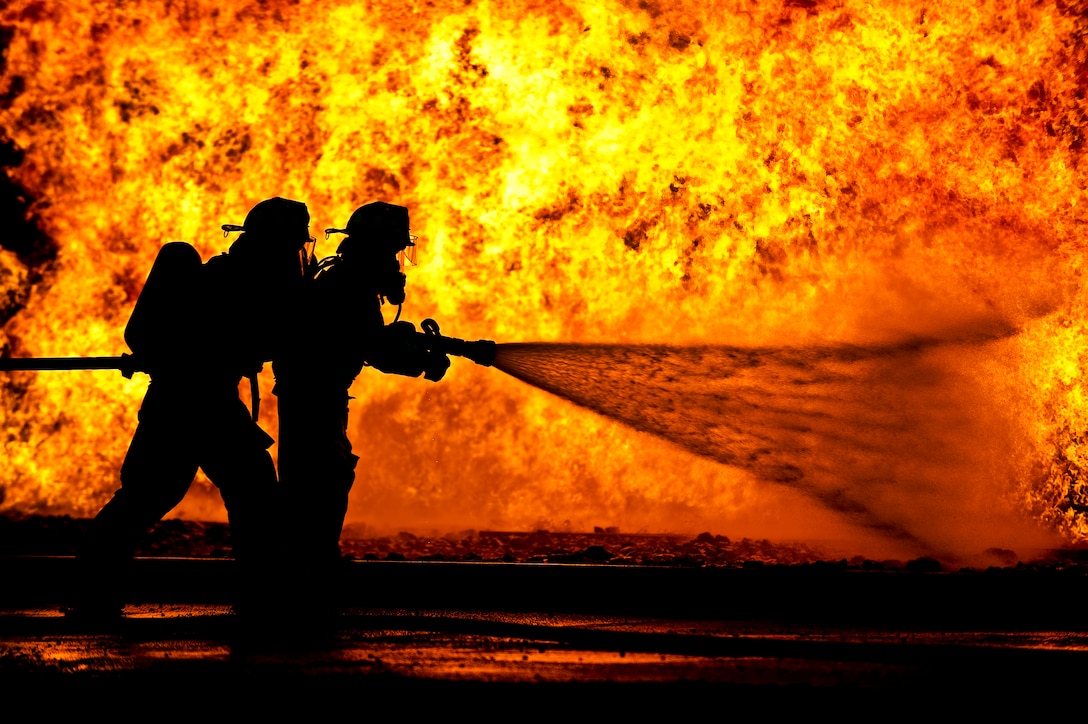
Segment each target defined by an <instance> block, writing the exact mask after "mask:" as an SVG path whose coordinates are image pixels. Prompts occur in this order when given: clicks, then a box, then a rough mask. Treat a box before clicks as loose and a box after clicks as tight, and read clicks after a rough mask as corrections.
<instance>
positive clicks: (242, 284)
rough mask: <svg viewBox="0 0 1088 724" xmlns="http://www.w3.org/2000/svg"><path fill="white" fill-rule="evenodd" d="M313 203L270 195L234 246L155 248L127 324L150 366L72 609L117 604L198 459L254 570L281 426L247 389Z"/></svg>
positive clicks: (81, 557) (282, 314)
mask: <svg viewBox="0 0 1088 724" xmlns="http://www.w3.org/2000/svg"><path fill="white" fill-rule="evenodd" d="M309 223H310V217H309V212H308V211H307V209H306V205H305V204H303V203H301V202H299V201H293V200H289V199H284V198H272V199H267V200H265V201H261V202H260V203H258V204H257V205H255V206H254V207H253V208H252V210H250V212H249V213H248V214H247V215H246V218H245V222H244V223H243V224H242V225H241V226H237V225H230V224H228V225H224V226H223V227H222V228H223V230H224V235H226V233H229V232H232V231H241V232H242V233H241V235H240V236H239V237H238V238H237V240H236V241H235V242H234V243H233V244H231V246H230V248H229V250H228V251H226V252H223V253H221V254H219V255H216V256H214V257H212V258H210V259H209V260H208V261H207V262H203V263H202V262H201V259H200V255H199V253H198V252H197V251H196V249H195V248H193V247H192V246H191V245H190V244H188V243H185V242H180V241H179V242H171V243H168V244H166V245H165V246H163V248H162V249H161V250H160V251H159V254H158V256H157V257H156V259H155V263H154V265H153V266H152V269H151V272H150V274H149V275H148V279H147V282H146V284H145V286H144V289H143V291H142V292H141V294H140V297H139V299H138V300H137V302H136V305H135V308H134V309H133V313H132V316H131V317H130V319H129V322H128V325H127V326H126V328H125V341H126V342H127V343H128V345H129V347H130V348H131V350H132V356H133V358H134V360H135V361H136V364H137V369H141V370H143V371H146V372H147V373H148V374H149V375H150V378H151V381H150V383H149V385H148V388H147V391H146V393H145V395H144V398H143V402H142V404H141V407H140V411H139V418H138V420H139V421H138V424H137V427H136V430H135V432H134V434H133V437H132V441H131V443H130V446H129V449H128V453H127V455H126V457H125V460H124V463H123V464H122V467H121V473H120V482H121V487H120V489H118V490H117V491H116V493H115V494H114V496H113V498H112V499H111V500H110V501H109V502H108V503H107V504H106V505H105V506H104V507H103V508H102V510H101V511H100V512H99V513H98V515H97V516H96V517H95V518H94V520H93V521H92V523H91V525H90V529H89V531H88V534H87V536H86V539H85V540H84V542H83V544H82V546H81V548H80V550H79V551H78V553H77V561H78V564H79V572H80V575H79V576H78V582H77V586H78V589H77V591H75V593H74V606H73V607H72V608H71V609H70V613H72V614H74V615H89V616H111V615H115V614H117V613H119V611H120V606H121V604H122V603H123V600H124V594H123V589H124V587H125V585H126V576H125V569H126V568H127V565H128V562H129V561H130V560H131V559H132V556H133V554H134V552H135V549H136V548H137V546H138V545H139V543H140V541H141V540H142V538H143V536H144V535H145V534H146V533H147V532H148V530H149V529H150V528H151V526H153V525H154V524H155V523H156V522H158V521H159V520H160V519H161V518H162V517H163V516H165V515H166V514H167V513H168V512H170V510H171V509H173V508H174V507H175V506H176V505H178V503H180V502H181V500H182V498H183V497H184V496H185V494H186V492H187V491H188V489H189V487H190V485H191V484H192V482H193V479H194V477H195V475H196V473H197V470H198V468H199V469H202V470H203V471H204V473H205V474H206V475H207V477H208V478H209V479H210V480H211V481H212V483H214V484H215V485H216V486H217V487H218V489H219V492H220V494H221V496H222V498H223V503H224V505H225V506H226V509H227V514H228V519H229V523H230V534H231V545H232V549H233V554H234V556H235V559H236V561H237V562H238V564H239V570H240V571H241V572H242V573H243V576H242V579H241V580H242V581H245V580H247V578H246V577H247V576H251V575H255V574H254V573H253V572H254V571H255V570H256V569H257V567H258V561H259V558H260V557H261V556H262V555H263V551H264V550H265V546H266V543H267V540H268V538H269V531H268V530H267V528H268V527H269V526H271V525H272V524H273V522H274V518H273V512H274V511H273V504H274V489H275V487H276V485H277V482H276V470H275V466H274V464H273V460H272V457H271V455H270V453H269V450H268V448H269V447H270V445H271V444H272V442H273V441H272V438H271V437H270V436H269V435H268V434H267V433H266V432H265V431H264V430H262V429H261V428H260V427H259V426H258V425H257V423H256V412H257V400H258V399H259V398H257V397H255V398H254V403H253V406H254V409H253V410H252V411H251V410H250V409H249V408H247V407H246V405H245V403H244V402H243V400H242V399H241V397H240V396H239V394H238V386H239V383H240V382H241V379H242V378H243V377H250V379H251V380H255V377H256V374H257V373H258V372H259V371H260V370H261V368H262V366H263V365H264V363H265V362H266V361H270V360H272V359H273V358H274V357H275V355H276V354H277V348H278V344H279V340H280V339H281V338H282V325H283V320H284V319H285V318H286V317H287V315H288V313H289V310H290V309H291V308H292V307H293V305H294V304H295V303H296V298H297V295H298V294H299V293H300V292H301V287H302V284H303V280H304V275H305V272H306V268H307V267H308V266H309V260H308V258H307V245H308V244H311V243H312V242H313V239H312V238H311V237H310V236H309Z"/></svg>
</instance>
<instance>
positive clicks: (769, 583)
mask: <svg viewBox="0 0 1088 724" xmlns="http://www.w3.org/2000/svg"><path fill="white" fill-rule="evenodd" d="M137 564H138V565H137V569H136V573H137V575H136V580H137V581H138V582H139V586H138V588H137V589H135V590H133V591H130V594H131V597H132V600H133V603H130V604H129V605H128V606H126V608H125V611H124V614H125V615H124V617H123V618H122V619H120V620H117V621H112V622H106V623H88V622H83V621H77V620H73V619H71V618H66V617H65V616H64V615H63V613H62V607H61V603H60V597H61V594H62V592H63V590H64V582H65V581H66V580H67V574H68V573H69V572H70V570H71V561H70V560H67V559H63V558H49V559H44V558H43V559H33V558H30V559H26V558H24V559H5V560H3V561H0V572H2V574H3V579H4V580H6V581H8V582H9V584H11V585H9V586H8V587H6V588H5V591H4V595H3V596H0V604H2V605H0V686H3V687H4V689H5V690H6V691H7V693H8V695H9V697H10V696H11V695H18V694H26V693H27V692H30V691H35V692H49V693H51V694H52V695H55V696H56V697H57V699H56V702H57V703H58V704H59V703H63V702H69V703H70V702H79V704H80V706H83V705H85V704H86V703H87V702H88V701H90V700H93V699H96V698H100V699H101V700H103V701H105V702H110V701H118V700H124V699H126V698H132V697H149V698H152V699H162V697H169V698H170V701H171V702H173V703H172V704H171V706H172V707H180V708H187V707H191V708H193V709H194V710H195V709H200V708H203V707H207V706H209V705H211V704H212V703H214V702H220V701H223V700H230V701H236V702H241V703H244V704H245V705H246V706H247V707H248V708H250V709H252V708H253V707H254V706H260V707H266V708H269V709H275V708H278V707H282V706H303V707H307V706H311V705H312V704H313V703H314V702H315V701H320V702H323V705H331V704H332V703H333V702H339V704H340V705H344V706H372V705H374V704H375V702H386V703H388V704H390V705H394V704H395V705H397V706H410V707H411V708H413V710H419V711H424V710H426V711H431V712H436V713H442V712H448V711H452V709H450V708H451V707H463V706H473V707H478V706H480V702H482V701H486V702H491V705H493V706H496V707H500V706H513V707H516V708H518V709H519V710H525V709H528V710H531V711H533V712H537V713H543V712H548V713H550V714H553V715H558V714H562V713H563V712H569V711H572V710H577V711H587V709H586V707H591V708H593V707H599V710H600V711H601V712H610V713H613V714H615V713H624V714H631V715H637V714H646V713H648V712H650V711H652V710H654V709H657V708H661V710H662V711H663V712H664V711H667V712H671V713H677V712H682V711H684V710H685V709H687V708H689V707H691V708H693V709H692V710H693V711H694V708H697V707H699V706H706V705H712V704H716V703H719V702H722V701H729V702H734V703H736V702H744V701H747V702H755V703H757V704H758V705H760V706H761V707H771V708H774V707H783V706H792V705H803V706H808V705H811V704H813V703H828V704H834V705H835V706H837V707H841V706H844V705H849V704H857V705H859V706H862V705H864V704H865V702H868V701H871V700H873V698H874V697H881V698H882V697H887V696H889V695H890V696H893V697H894V698H895V699H897V700H899V701H901V702H903V703H904V704H905V705H906V704H909V703H910V702H912V701H917V700H916V699H914V694H916V693H919V692H924V693H925V694H926V696H927V697H928V696H929V695H937V694H940V695H951V694H956V695H957V696H959V695H960V694H962V693H963V692H964V691H970V692H972V695H974V696H989V697H992V700H993V701H1000V699H1001V698H1002V697H1004V696H1005V695H1007V694H1008V693H1009V692H1012V691H1020V692H1023V691H1028V690H1034V689H1038V690H1040V691H1042V690H1051V691H1061V690H1073V689H1076V690H1079V688H1080V686H1081V683H1082V681H1083V679H1084V676H1085V673H1086V672H1088V626H1085V625H1084V624H1083V622H1082V618H1083V617H1082V616H1081V613H1080V611H1078V610H1077V609H1078V608H1079V607H1080V605H1081V603H1082V602H1083V600H1085V599H1084V597H1083V594H1084V593H1085V592H1086V588H1088V578H1086V577H1085V576H1084V574H1083V573H1077V574H1071V575H1064V576H1063V575H1056V574H1047V575H1043V574H1035V573H1029V574H1027V575H1024V576H1017V575H1010V574H1008V573H999V572H991V574H990V575H983V574H978V575H968V574H963V573H957V574H913V575H907V574H897V575H894V576H880V575H876V574H861V575H857V576H849V575H844V573H843V572H841V571H833V570H813V569H783V570H749V571H743V570H734V571H714V570H707V569H702V570H677V569H649V568H630V569H622V568H617V567H609V566H555V565H540V566H533V565H524V564H512V565H501V564H475V565H473V564H449V563H447V564H428V563H423V564H420V563H386V562H365V563H364V562H360V563H358V564H355V565H352V566H351V567H349V568H346V569H345V574H344V593H345V602H346V604H347V605H345V607H344V608H343V609H342V611H341V612H340V614H339V615H338V616H337V617H336V619H335V621H334V625H333V626H331V627H329V628H328V629H327V630H323V631H322V632H321V633H320V634H314V633H313V632H310V634H308V635H307V636H305V637H300V636H298V635H297V631H298V630H297V629H296V628H295V627H294V625H295V624H297V623H298V622H297V621H295V622H292V621H290V620H270V621H264V622H262V623H261V624H260V625H259V626H256V627H254V626H246V625H244V624H243V622H242V621H240V620H239V619H238V618H237V617H236V616H235V615H234V613H233V612H232V610H231V607H230V605H229V602H228V600H227V598H228V597H229V596H228V595H227V593H226V591H227V590H229V583H230V580H231V575H232V571H233V568H232V567H231V565H230V562H229V561H209V560H181V559H175V560H171V559H165V560H142V561H138V562H137ZM315 697H316V698H315ZM572 708H573V709H572ZM594 710H596V709H594ZM496 711H498V710H496Z"/></svg>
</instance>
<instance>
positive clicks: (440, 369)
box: [423, 352, 450, 382]
mask: <svg viewBox="0 0 1088 724" xmlns="http://www.w3.org/2000/svg"><path fill="white" fill-rule="evenodd" d="M449 368H450V358H449V357H447V356H446V355H444V354H442V353H441V352H428V353H427V357H426V359H424V361H423V379H425V380H430V381H431V382H438V381H439V380H440V379H442V378H443V377H445V376H446V370H448V369H449Z"/></svg>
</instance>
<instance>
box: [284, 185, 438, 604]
mask: <svg viewBox="0 0 1088 724" xmlns="http://www.w3.org/2000/svg"><path fill="white" fill-rule="evenodd" d="M330 234H346V237H345V238H344V239H343V240H342V241H341V243H340V244H339V246H338V247H337V249H336V253H335V255H333V256H330V257H327V258H325V259H322V260H321V261H320V262H318V263H317V264H316V265H314V273H313V274H312V276H311V279H310V281H309V282H308V284H307V288H306V292H305V294H304V299H305V302H304V303H303V304H302V305H301V306H300V307H298V309H299V310H306V311H305V312H304V313H305V318H304V319H300V320H298V321H297V322H296V323H294V324H293V325H291V328H292V330H293V335H292V338H291V339H292V341H291V343H290V344H288V345H287V346H286V347H285V349H284V350H283V352H282V354H280V355H279V356H278V357H277V358H276V359H275V360H274V361H273V363H272V369H273V372H274V373H275V377H276V384H275V387H274V389H273V393H274V394H275V395H276V397H277V408H278V415H279V437H278V445H279V448H278V458H279V475H280V482H281V484H282V486H283V489H284V495H285V500H286V501H287V502H288V504H289V505H290V518H291V521H292V524H293V526H294V532H295V534H294V535H293V536H292V539H293V541H294V543H292V546H291V548H292V552H293V553H294V554H295V555H297V562H298V563H299V564H300V565H299V566H298V567H297V568H296V571H297V572H300V573H304V575H306V576H307V577H308V579H309V580H308V583H307V585H305V586H297V588H298V589H299V590H308V591H310V592H311V593H312V594H315V595H316V597H317V598H318V599H320V598H321V597H322V596H321V593H322V586H324V585H326V584H327V583H328V582H329V581H330V580H331V579H329V578H328V577H327V574H329V572H330V568H331V567H333V566H335V564H336V563H337V562H339V561H340V559H341V550H340V535H341V532H342V529H343V525H344V516H345V515H346V513H347V509H348V494H349V492H350V490H351V488H352V485H353V484H354V481H355V467H356V462H357V461H358V457H357V456H356V455H355V454H354V453H353V452H352V444H351V440H350V439H349V438H348V434H347V426H348V401H349V400H350V399H351V398H350V397H349V388H350V387H351V385H352V383H353V382H354V381H355V378H356V377H357V376H358V375H359V373H360V372H361V371H362V369H363V367H364V366H369V367H374V368H375V369H377V370H379V371H381V372H385V373H390V374H401V375H407V376H411V377H417V376H419V375H421V374H422V375H424V376H425V377H426V378H427V379H429V380H432V381H438V380H440V379H441V378H442V377H443V375H444V374H445V372H446V370H447V369H448V368H449V366H450V361H449V358H448V357H447V356H446V355H445V354H442V353H441V352H436V351H431V350H427V349H424V348H421V347H413V346H412V345H410V344H408V345H405V344H401V343H400V341H399V339H398V338H397V337H396V335H390V334H388V332H389V331H390V330H391V326H387V325H385V321H384V316H383V314H382V306H383V304H386V303H389V304H394V305H397V306H398V311H397V317H398V318H399V316H400V309H399V307H400V305H401V304H403V302H404V299H405V280H406V277H405V274H404V271H403V268H402V259H403V257H404V254H405V251H406V250H410V249H411V247H413V246H414V241H413V237H412V236H411V235H410V233H409V228H408V209H407V208H405V207H403V206H395V205H393V204H388V203H385V202H381V201H376V202H373V203H369V204H366V205H364V206H361V207H359V208H358V209H356V210H355V212H354V213H352V215H351V217H350V218H349V220H348V223H347V225H346V226H345V227H344V228H342V229H327V230H326V236H328V235H330ZM397 324H398V326H397V327H396V328H397V329H402V328H403V325H409V323H407V322H398V323H397ZM409 326H410V325H409ZM296 583H297V582H296ZM324 593H329V592H328V591H324ZM330 595H331V594H330Z"/></svg>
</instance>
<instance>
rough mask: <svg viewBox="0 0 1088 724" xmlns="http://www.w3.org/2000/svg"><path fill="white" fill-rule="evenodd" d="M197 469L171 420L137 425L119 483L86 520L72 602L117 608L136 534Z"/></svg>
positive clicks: (172, 501) (175, 498)
mask: <svg viewBox="0 0 1088 724" xmlns="http://www.w3.org/2000/svg"><path fill="white" fill-rule="evenodd" d="M196 469H197V467H196V462H195V458H194V457H193V455H192V453H191V451H189V450H187V449H185V445H184V443H183V442H182V441H181V439H179V432H178V430H177V427H176V425H175V424H174V423H173V421H169V420H165V421H164V420H161V419H150V420H146V421H141V422H140V424H139V425H137V427H136V432H135V434H134V435H133V437H132V443H131V444H130V445H129V449H128V453H127V455H126V456H125V461H124V463H123V464H122V466H121V488H120V489H119V490H118V491H117V492H116V493H114V496H113V498H112V499H111V500H110V501H109V502H108V503H106V505H105V506H104V507H103V508H102V510H101V511H100V512H99V513H98V515H97V516H95V518H94V520H93V521H91V527H90V531H89V533H88V536H87V538H86V540H85V541H84V542H83V544H82V546H81V548H80V550H79V552H78V555H77V558H78V566H77V569H78V578H77V581H76V588H77V590H76V591H75V592H74V593H73V603H75V604H76V606H77V607H80V606H82V607H84V608H90V609H94V608H101V609H102V610H103V611H106V610H108V609H119V607H120V605H121V603H122V602H123V593H122V591H121V587H122V586H123V583H124V570H125V568H126V567H127V565H128V563H129V561H130V560H131V559H132V555H133V553H134V551H135V550H136V547H137V546H138V545H139V543H140V539H141V538H142V537H143V536H144V535H146V534H147V531H148V529H150V528H151V526H153V525H154V524H155V523H157V522H158V521H159V520H161V519H162V517H163V516H164V515H166V514H167V513H169V512H170V510H172V509H173V508H174V507H175V506H176V505H177V504H178V503H180V502H181V499H182V498H183V497H184V496H185V493H186V491H187V490H188V489H189V486H190V485H191V484H192V481H193V477H194V476H195V475H196Z"/></svg>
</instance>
